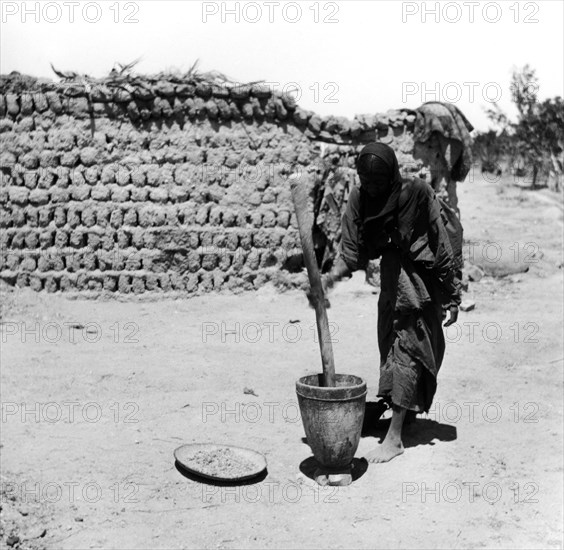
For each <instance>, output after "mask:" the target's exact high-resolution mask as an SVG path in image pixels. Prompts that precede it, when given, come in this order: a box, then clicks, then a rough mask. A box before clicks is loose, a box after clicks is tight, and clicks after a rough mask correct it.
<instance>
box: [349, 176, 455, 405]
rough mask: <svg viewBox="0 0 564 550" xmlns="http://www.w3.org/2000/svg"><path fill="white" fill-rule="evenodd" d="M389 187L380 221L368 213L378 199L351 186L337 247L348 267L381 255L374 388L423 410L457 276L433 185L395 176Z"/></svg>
mask: <svg viewBox="0 0 564 550" xmlns="http://www.w3.org/2000/svg"><path fill="white" fill-rule="evenodd" d="M397 195H398V196H397V198H396V199H395V203H394V204H393V206H394V208H393V215H392V216H388V217H387V219H386V220H385V221H384V223H383V219H382V217H381V216H378V215H376V216H371V212H372V211H375V212H377V213H378V212H381V211H382V210H383V209H382V205H377V206H374V205H372V204H371V199H370V197H368V196H367V195H366V194H364V193H363V191H362V190H361V189H360V188H358V187H355V188H353V190H352V191H351V193H350V194H349V199H348V203H347V208H346V211H345V214H344V216H343V220H342V239H341V250H340V252H341V256H342V258H343V260H344V261H345V263H346V264H347V266H348V268H349V269H350V270H351V271H356V270H358V269H364V268H365V267H366V264H367V262H368V260H371V259H375V258H378V257H381V262H380V280H381V291H380V297H379V300H378V345H379V348H380V384H379V395H380V396H382V397H384V398H385V399H387V400H389V401H391V402H392V403H393V404H394V405H397V406H400V407H403V408H406V409H409V410H412V411H416V412H423V411H428V410H429V409H430V407H431V404H432V401H433V396H434V394H435V390H436V387H437V382H436V380H437V374H438V371H439V369H440V366H441V363H442V360H443V356H444V351H445V339H444V335H443V329H442V320H443V319H444V309H445V308H446V307H448V306H450V305H458V304H459V303H460V281H459V279H458V277H457V269H456V266H455V259H454V256H453V252H452V248H451V245H450V241H449V238H448V235H447V232H446V229H445V227H444V224H443V221H442V218H441V211H440V205H439V203H438V200H437V198H436V196H435V192H434V191H433V189H432V188H431V187H430V186H429V185H428V184H427V183H425V182H424V181H422V180H420V179H417V178H414V179H411V180H405V181H402V182H401V185H400V192H399V193H397Z"/></svg>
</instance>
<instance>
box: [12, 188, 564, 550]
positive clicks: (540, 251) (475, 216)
mask: <svg viewBox="0 0 564 550" xmlns="http://www.w3.org/2000/svg"><path fill="white" fill-rule="evenodd" d="M460 204H461V210H462V213H463V222H464V225H465V231H466V238H467V239H469V240H471V241H472V242H473V243H474V244H472V245H471V246H470V247H469V248H467V254H468V255H470V254H471V253H473V254H474V256H473V259H474V261H476V262H478V261H479V260H480V259H481V258H482V257H483V255H484V254H487V255H488V256H489V257H490V258H496V257H497V256H498V255H499V251H500V250H501V258H500V260H499V262H497V263H498V265H511V264H514V265H517V264H516V263H515V260H518V263H520V264H522V263H523V262H524V261H526V262H528V263H529V267H530V269H529V271H528V272H527V273H523V274H518V275H513V276H511V277H506V278H503V279H499V278H498V279H494V278H491V277H485V278H483V279H482V280H481V281H480V282H479V283H470V287H469V291H468V293H467V294H466V295H465V299H471V300H474V301H475V302H476V308H475V310H473V311H470V312H466V313H461V315H460V318H459V323H458V328H456V327H451V328H449V329H448V332H447V341H448V343H447V355H446V359H445V362H444V363H443V367H442V370H441V372H440V376H439V386H438V392H437V395H436V402H435V408H434V410H432V411H431V413H430V414H429V415H427V416H426V417H423V418H418V420H417V421H416V423H415V424H414V425H413V426H411V427H410V428H409V429H408V431H407V432H406V434H405V444H406V452H405V454H403V455H402V456H400V457H398V458H396V459H394V460H393V461H392V462H390V463H388V464H383V465H371V466H370V467H369V468H368V469H367V470H366V471H364V470H365V468H364V467H363V466H364V463H363V462H362V461H359V462H357V465H358V472H359V474H361V475H360V477H359V478H358V479H356V481H355V482H354V483H353V484H352V485H350V486H349V487H344V488H317V486H314V485H313V484H312V482H311V480H310V479H309V478H308V477H307V474H308V472H309V470H308V467H309V466H310V465H311V459H310V457H311V452H310V449H309V447H308V446H307V444H306V443H305V442H304V440H303V438H304V431H303V427H302V424H301V419H300V418H299V413H298V411H297V405H296V395H295V390H294V387H295V381H296V380H297V379H298V378H299V377H301V376H304V375H306V374H309V373H314V372H318V371H319V369H320V358H319V351H318V345H317V343H316V342H315V339H314V331H313V327H314V322H315V320H314V313H313V310H311V309H309V308H308V307H307V303H306V301H305V298H304V296H303V294H302V293H299V292H290V293H286V294H277V293H276V292H274V291H273V290H272V289H269V288H265V289H263V290H262V291H260V292H258V293H256V294H243V295H239V296H228V295H213V296H205V297H200V298H194V299H189V300H188V299H187V300H176V301H172V300H168V301H162V300H161V301H155V302H147V303H134V302H131V301H130V302H120V301H111V302H99V301H81V300H68V299H66V298H64V297H61V296H57V295H55V296H52V295H34V294H32V293H30V292H26V291H17V292H13V293H8V295H4V296H3V299H4V311H3V319H2V321H3V324H2V351H1V361H2V372H1V375H2V376H1V382H2V387H1V398H2V419H1V421H2V425H1V428H2V436H1V444H2V447H1V459H2V465H1V474H2V478H1V481H2V484H1V498H2V502H1V505H2V513H1V518H2V529H3V534H2V537H1V544H2V548H4V547H6V545H7V544H10V545H15V546H16V547H18V546H21V547H22V548H63V549H79V548H104V549H106V548H130V549H132V548H167V549H168V548H265V547H268V548H320V547H327V548H470V547H471V548H523V547H527V548H562V546H563V542H562V541H563V538H562V537H563V534H562V512H563V495H562V482H563V455H562V445H563V433H562V427H563V418H562V411H563V406H562V405H563V403H562V395H563V393H562V386H563V384H562V382H563V374H562V367H563V355H564V352H563V348H562V319H563V317H562V315H563V311H562V301H563V296H562V288H563V271H562V267H561V266H562V210H561V207H560V206H559V198H558V197H555V196H552V195H550V194H548V193H541V192H530V191H527V190H523V189H519V188H516V187H511V186H510V182H508V181H505V182H503V183H500V184H498V183H488V182H486V181H484V180H482V179H481V178H479V179H478V180H477V181H474V182H466V183H465V184H464V185H462V186H460ZM488 242H490V243H494V244H490V246H489V247H488V248H487V249H486V248H485V244H486V243H488ZM515 243H516V244H515ZM531 243H532V244H531ZM516 254H519V257H517V256H515V255H516ZM357 275H358V276H355V278H353V280H352V281H350V282H348V283H344V284H342V285H341V286H339V287H338V288H337V289H336V290H335V292H334V294H333V296H332V308H331V310H330V311H329V317H330V321H331V322H332V323H333V325H332V326H333V330H334V340H335V341H334V343H333V347H334V352H335V362H336V366H337V370H338V372H342V373H350V374H357V375H360V376H362V377H363V378H364V379H365V380H366V381H367V383H368V388H369V389H368V399H369V401H372V400H373V399H374V397H375V395H376V393H377V385H378V352H377V343H376V302H377V296H376V295H375V294H374V293H373V290H374V289H373V288H372V287H369V286H367V285H364V284H362V274H357ZM72 325H75V326H78V327H79V328H71V326H72ZM81 326H83V327H84V328H80V327H81ZM258 327H260V328H261V331H260V332H257V328H258ZM22 329H26V330H27V331H28V332H27V333H26V334H25V336H24V334H23V331H22ZM37 331H38V332H37ZM229 331H231V332H229ZM245 390H246V391H245ZM250 390H252V391H253V393H254V394H256V395H253V394H252V393H248V392H249V391H250ZM387 425H388V421H387V420H385V419H384V420H382V421H380V422H379V423H377V424H373V425H371V426H368V429H367V430H366V431H365V433H364V435H363V437H362V439H361V442H360V446H359V449H358V452H357V455H356V456H357V457H359V458H360V457H362V456H363V454H364V453H365V452H367V451H368V450H370V449H371V448H372V447H373V446H374V445H375V444H376V443H377V442H378V441H380V439H381V438H382V437H383V435H385V431H386V428H387ZM191 442H218V443H231V444H235V445H242V446H245V447H250V448H253V449H256V450H258V451H260V452H262V453H264V455H265V456H266V458H267V461H268V475H267V476H266V478H264V479H263V480H261V481H260V482H259V483H256V484H253V485H247V486H239V487H217V486H210V485H206V484H202V483H199V482H196V481H194V480H192V479H188V478H186V477H184V476H183V475H181V473H180V472H179V471H177V469H176V468H175V466H174V459H173V451H174V449H175V448H176V447H178V446H179V445H181V444H183V443H191ZM304 461H305V462H304ZM300 465H302V470H304V472H305V475H304V473H302V472H301V471H300ZM10 536H11V537H12V538H9V537H10ZM16 536H17V537H19V542H18V541H17V540H16V539H15V538H13V537H16Z"/></svg>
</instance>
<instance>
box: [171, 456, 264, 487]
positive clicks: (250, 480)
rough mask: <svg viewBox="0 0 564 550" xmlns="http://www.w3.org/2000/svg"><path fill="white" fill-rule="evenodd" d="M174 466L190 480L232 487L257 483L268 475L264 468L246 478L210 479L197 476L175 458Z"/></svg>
mask: <svg viewBox="0 0 564 550" xmlns="http://www.w3.org/2000/svg"><path fill="white" fill-rule="evenodd" d="M174 466H175V468H176V470H177V471H178V472H179V473H180V474H181V475H183V476H184V477H185V478H187V479H190V480H191V481H197V482H198V483H205V484H207V485H217V486H218V487H234V486H239V485H252V484H254V483H259V482H261V481H263V480H264V479H265V478H266V476H267V475H268V470H267V469H266V468H265V469H264V470H263V471H262V472H260V473H259V474H258V475H256V476H253V477H251V478H248V479H240V480H234V481H226V480H219V479H211V478H207V477H204V476H199V475H197V474H195V473H194V472H192V471H190V470H187V469H186V468H185V467H184V466H182V464H181V463H180V462H178V461H177V460H175V461H174Z"/></svg>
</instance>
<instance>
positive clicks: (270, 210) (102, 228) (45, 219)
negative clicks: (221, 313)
mask: <svg viewBox="0 0 564 550" xmlns="http://www.w3.org/2000/svg"><path fill="white" fill-rule="evenodd" d="M26 86H27V87H26V89H21V87H20V88H18V89H14V87H13V85H8V84H6V81H4V82H0V90H1V92H2V93H0V151H1V153H0V170H1V175H2V179H1V187H0V225H1V233H0V234H1V241H0V250H1V252H0V278H1V279H2V280H3V281H5V282H7V283H8V284H11V285H18V286H19V287H25V286H29V287H31V288H32V289H34V290H37V291H40V290H45V291H47V292H55V291H59V290H60V291H70V292H78V293H93V294H96V295H97V294H99V293H100V292H104V291H106V292H109V293H114V292H116V291H119V292H120V293H125V294H127V293H133V294H141V293H145V292H167V293H168V292H171V293H175V292H176V293H181V294H195V293H204V292H209V291H213V290H226V291H233V292H237V291H240V290H245V289H256V288H259V287H260V286H262V285H263V284H264V283H266V282H267V281H272V282H274V283H275V284H276V285H277V286H278V287H288V286H295V285H303V284H304V283H305V281H306V277H305V274H304V273H303V272H301V270H299V269H295V265H296V264H295V261H294V262H292V260H295V259H296V258H299V257H300V254H301V250H300V247H299V237H298V233H297V229H296V225H295V217H294V215H293V212H292V210H293V208H292V203H291V196H290V189H289V185H288V176H289V174H290V173H292V172H294V173H296V172H297V173H298V174H301V175H303V178H304V185H305V184H307V183H306V182H309V184H310V185H313V186H318V187H322V186H323V185H325V182H324V178H326V177H327V174H333V176H334V175H335V173H336V172H338V173H339V174H340V176H339V177H346V178H350V179H351V181H352V180H353V179H354V169H353V168H354V156H355V154H356V151H357V150H358V149H359V147H361V146H362V145H363V144H364V143H366V142H369V141H374V140H377V139H382V140H385V141H387V142H388V143H390V144H391V145H392V146H393V147H394V148H396V150H397V151H398V156H399V160H400V163H401V164H402V166H403V167H404V168H405V169H406V170H407V171H416V170H417V169H418V167H417V163H415V162H414V161H413V158H412V157H411V156H410V152H411V151H412V149H413V140H412V138H411V132H412V128H413V123H414V120H415V115H414V114H413V113H412V112H409V111H405V110H404V111H390V112H388V113H384V114H382V115H370V116H359V117H356V118H355V119H354V120H352V121H351V120H348V119H345V118H342V117H326V118H322V117H320V116H319V115H317V114H315V113H312V112H309V111H305V110H303V109H301V108H300V107H299V106H297V105H295V103H294V102H293V100H292V98H291V97H289V96H283V95H281V94H279V93H277V92H272V91H271V90H268V89H265V88H263V87H261V86H260V85H257V84H255V85H239V86H226V85H217V84H214V83H209V82H203V81H196V80H184V81H182V80H179V79H170V80H166V79H163V78H155V79H151V78H144V79H139V78H135V79H134V80H132V81H129V82H126V83H125V84H124V83H123V81H121V82H118V83H116V82H112V81H96V82H94V81H84V80H79V81H77V82H62V83H52V82H37V83H32V84H28V85H26ZM292 265H293V266H294V267H293V268H292V267H290V266H292Z"/></svg>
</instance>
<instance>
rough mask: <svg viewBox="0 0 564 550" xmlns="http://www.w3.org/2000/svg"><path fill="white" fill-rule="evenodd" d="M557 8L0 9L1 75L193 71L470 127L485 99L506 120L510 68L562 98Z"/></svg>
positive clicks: (312, 105)
mask: <svg viewBox="0 0 564 550" xmlns="http://www.w3.org/2000/svg"><path fill="white" fill-rule="evenodd" d="M563 7H564V2H563V1H562V0H547V1H539V0H537V1H535V2H531V1H527V0H523V1H515V0H498V1H497V2H487V1H477V0H475V1H473V2H471V1H468V2H466V1H458V2H452V1H441V2H438V1H427V2H403V1H401V0H391V1H386V0H373V1H364V2H363V1H350V0H346V1H337V2H329V1H323V0H320V1H317V2H313V1H300V2H287V1H285V0H277V1H274V0H273V1H271V2H246V1H238V2H234V1H228V2H215V1H214V2H200V1H185V0H182V1H180V0H179V1H163V0H158V1H157V0H135V1H119V2H118V1H116V0H104V1H95V2H87V1H83V0H81V1H80V2H79V1H78V0H75V1H74V2H72V1H65V0H62V1H57V2H55V1H48V0H44V1H41V2H38V1H26V2H17V1H6V0H0V8H1V33H0V72H2V73H3V74H5V73H9V72H11V71H18V72H20V73H24V74H30V75H33V76H42V77H49V78H54V79H56V77H55V75H54V74H53V72H52V70H51V68H50V63H53V65H54V66H55V67H56V68H57V69H59V70H73V71H76V72H78V73H81V74H89V75H91V76H95V77H100V76H103V75H105V74H107V73H108V72H109V71H110V70H111V68H112V67H113V66H114V65H115V64H116V63H124V64H125V63H129V62H131V61H133V60H135V59H138V58H141V60H140V61H139V63H138V64H137V66H136V70H137V71H138V72H140V73H148V74H150V73H156V72H160V71H165V70H180V71H187V70H188V69H189V68H190V67H191V66H192V65H193V64H194V62H195V61H196V60H199V64H198V67H199V68H200V69H201V70H203V71H208V70H217V71H220V72H222V73H224V74H226V75H227V76H229V77H231V78H232V79H233V80H235V81H236V82H248V81H256V80H264V81H266V82H267V83H269V85H270V86H272V87H275V88H278V89H285V90H286V91H290V90H294V91H293V92H292V93H293V94H294V95H295V97H296V99H297V100H298V102H299V104H300V105H301V106H302V107H304V108H306V109H311V110H313V111H316V112H318V113H319V114H321V115H329V114H333V115H342V116H347V117H351V118H352V117H353V116H354V115H355V114H360V113H376V112H384V111H386V110H388V109H394V108H402V107H407V108H416V107H418V106H419V105H421V103H424V102H425V101H433V100H438V101H450V102H452V103H455V104H456V105H457V106H458V107H459V108H460V109H461V110H462V111H463V112H464V113H465V114H466V116H467V117H468V119H469V120H470V122H471V123H472V124H473V125H474V126H475V127H476V128H477V129H478V130H486V129H487V128H488V126H489V123H488V119H487V117H486V115H485V113H484V109H485V108H489V107H491V106H492V102H493V101H495V100H497V101H498V103H499V105H500V107H501V108H502V109H504V110H505V111H506V112H507V113H509V115H510V116H514V115H515V112H516V111H515V109H514V107H513V105H512V103H511V91H510V88H509V84H510V79H511V71H512V69H513V68H518V67H522V66H524V65H525V64H527V63H528V64H529V65H530V66H532V67H533V68H534V69H536V72H537V76H538V78H539V86H538V89H536V88H534V87H530V88H529V92H530V93H534V94H535V95H536V96H537V97H538V99H539V100H543V99H546V98H548V97H554V96H556V95H560V96H563V95H564V90H563V88H564V10H563Z"/></svg>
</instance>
